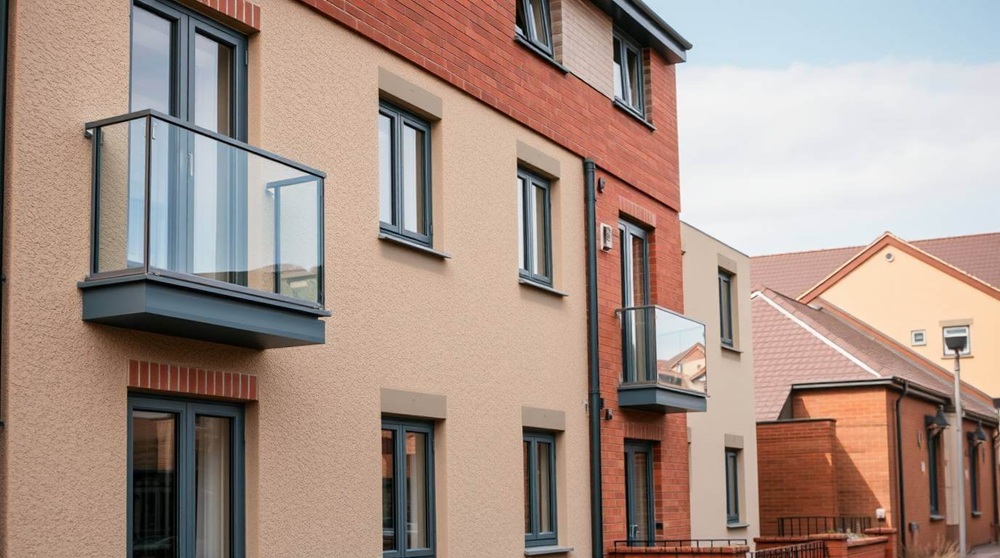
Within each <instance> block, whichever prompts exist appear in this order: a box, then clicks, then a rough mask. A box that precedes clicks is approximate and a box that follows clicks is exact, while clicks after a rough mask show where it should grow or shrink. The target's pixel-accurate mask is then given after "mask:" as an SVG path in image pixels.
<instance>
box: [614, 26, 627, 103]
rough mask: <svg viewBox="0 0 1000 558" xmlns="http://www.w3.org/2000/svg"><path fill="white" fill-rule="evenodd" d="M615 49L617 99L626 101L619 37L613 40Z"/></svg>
mask: <svg viewBox="0 0 1000 558" xmlns="http://www.w3.org/2000/svg"><path fill="white" fill-rule="evenodd" d="M613 45H614V46H613V49H614V60H615V61H614V70H615V71H614V80H615V97H618V98H619V99H624V98H625V95H624V93H623V92H622V42H621V41H620V40H618V38H617V37H615V38H614V40H613Z"/></svg>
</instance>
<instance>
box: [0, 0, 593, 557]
mask: <svg viewBox="0 0 1000 558" xmlns="http://www.w3.org/2000/svg"><path fill="white" fill-rule="evenodd" d="M260 5H261V9H262V11H263V13H264V14H266V17H265V20H266V26H265V27H264V31H262V32H261V33H259V34H257V35H254V36H253V37H251V39H250V100H249V105H250V143H252V144H255V145H258V146H260V147H262V148H264V149H267V150H270V151H274V152H276V153H279V154H281V155H283V156H286V157H289V158H291V159H294V160H297V161H301V162H303V163H305V164H308V165H310V166H313V167H316V168H320V169H323V170H325V171H327V172H328V173H329V179H328V180H327V185H326V194H327V195H326V198H325V201H326V207H325V210H326V216H327V221H326V223H327V228H326V249H327V253H326V264H327V271H328V279H327V288H328V291H327V292H328V303H327V307H328V309H330V310H332V311H333V314H334V316H335V317H333V318H329V319H328V327H327V344H326V345H323V346H315V347H308V348H301V349H290V350H276V351H265V352H256V351H249V350H243V349H236V348H231V347H224V346H219V345H211V344H207V343H201V342H196V341H185V340H181V339H173V338H168V337H162V336H156V335H152V334H144V333H137V332H131V331H126V330H121V329H114V328H107V327H102V326H95V325H89V324H85V323H84V322H82V321H81V319H80V317H81V295H80V292H79V290H78V289H77V288H76V282H77V281H78V280H80V279H81V278H82V277H83V276H84V275H85V274H86V272H87V267H88V258H89V230H90V209H89V206H90V170H91V169H90V153H91V151H90V147H91V146H90V144H89V142H88V140H86V139H85V138H84V137H83V134H82V126H83V123H84V122H87V121H90V120H95V119H99V118H103V117H108V116H113V115H118V114H122V113H125V112H127V110H128V67H129V3H128V2H127V1H125V0H94V1H93V2H92V3H91V4H90V5H89V6H88V9H87V10H80V9H79V7H78V6H75V5H72V4H71V3H62V2H32V1H23V2H18V5H17V7H16V10H15V15H14V18H15V27H16V33H15V35H14V38H13V52H12V56H11V65H12V72H13V75H12V78H11V90H10V95H11V103H12V107H13V109H12V110H11V114H10V118H11V120H10V130H9V132H10V134H11V136H12V137H13V138H16V141H12V142H11V144H10V149H11V151H10V155H9V161H10V165H9V167H8V169H9V171H8V172H9V173H10V174H9V178H10V180H9V182H8V184H10V191H9V196H10V198H9V199H10V202H11V203H10V205H9V206H8V207H9V211H10V214H9V221H8V223H9V227H10V242H11V244H10V265H9V266H8V269H9V281H8V288H9V291H8V292H9V299H8V300H7V301H5V302H6V304H5V305H4V311H5V312H7V318H8V320H9V322H8V324H9V334H10V335H9V337H8V342H9V351H8V353H7V366H6V367H5V371H4V376H5V378H4V380H5V381H6V382H7V397H8V399H7V405H6V406H5V408H4V411H5V413H6V416H5V418H6V419H7V426H6V428H5V429H4V430H3V431H2V432H0V437H2V440H3V444H4V448H3V459H4V460H5V463H4V465H5V466H4V470H3V474H4V479H3V481H4V482H3V484H4V488H3V489H4V491H5V494H6V500H5V509H4V510H3V511H4V514H3V520H2V521H3V524H4V526H3V529H4V535H5V536H4V540H3V543H2V545H3V553H4V555H5V556H10V557H17V558H22V557H33V556H95V557H98V556H100V557H104V556H120V555H122V554H123V552H124V548H125V540H126V539H125V537H126V534H125V520H126V516H125V510H126V484H125V468H126V465H125V464H126V396H127V391H128V390H127V387H126V379H125V377H124V372H123V371H124V370H126V366H127V362H128V360H129V359H138V360H148V361H154V362H166V363H178V364H180V365H184V366H192V367H198V368H204V369H211V370H234V371H245V372H248V373H251V374H254V375H256V376H257V378H258V384H259V387H258V389H259V390H260V398H259V402H258V403H256V404H250V405H248V406H247V416H246V422H247V432H246V440H247V454H246V463H247V533H248V540H247V546H248V556H252V557H257V556H266V557H268V558H270V557H285V556H288V557H292V556H295V557H297V556H320V555H327V554H329V552H330V549H331V548H337V549H341V550H342V551H343V552H344V554H345V555H351V556H377V555H378V554H379V552H380V545H381V543H380V540H379V539H380V537H379V528H378V525H380V521H381V501H380V498H379V474H380V472H379V467H378V465H377V464H378V459H379V458H378V455H379V436H378V431H379V425H380V411H379V403H380V389H381V388H383V387H384V388H390V389H398V390H405V391H421V392H426V393H436V394H442V395H445V396H446V397H447V398H448V418H447V420H445V421H441V422H440V423H438V426H437V429H436V434H437V437H436V439H435V442H436V443H435V449H436V466H437V471H436V472H437V501H438V508H437V519H438V537H439V552H438V555H439V556H440V557H441V558H449V557H451V558H454V557H462V556H475V555H478V554H479V553H480V552H481V550H482V548H484V546H486V547H489V548H490V549H491V555H493V556H508V557H515V556H523V506H522V502H521V500H520V498H510V495H511V494H520V493H521V491H522V463H521V450H520V447H521V432H522V424H521V408H522V407H523V406H532V407H538V408H545V409H553V410H560V411H563V412H565V413H566V431H565V432H564V433H561V434H559V435H558V436H557V440H558V450H557V451H558V454H557V456H558V471H557V473H558V482H559V501H558V503H559V510H560V515H559V528H560V541H559V542H560V543H561V544H564V545H567V546H573V547H575V548H576V553H577V554H579V555H589V552H590V550H589V548H588V544H589V536H588V533H589V518H588V512H587V510H588V504H587V491H588V474H587V469H586V467H587V424H586V417H585V413H584V409H583V408H582V406H581V405H580V401H581V400H582V399H583V398H584V397H585V394H586V390H587V385H586V355H587V345H586V330H585V327H586V311H585V310H586V309H585V306H584V304H585V298H586V297H584V296H582V295H583V293H584V292H585V290H586V289H585V273H584V269H583V262H584V261H585V258H584V245H583V244H584V243H583V239H582V231H583V229H584V225H583V215H582V213H583V204H582V203H580V202H578V201H577V200H582V198H583V196H582V192H581V188H582V183H583V172H582V163H581V161H580V159H579V158H578V157H575V156H573V155H571V154H570V153H568V152H567V151H566V150H564V149H561V148H559V147H556V146H555V145H554V144H552V143H550V142H549V141H547V140H546V139H544V138H542V137H541V136H539V135H537V134H535V133H533V132H530V131H528V130H527V129H525V128H523V127H522V126H520V125H517V124H516V123H514V122H513V121H512V120H510V119H509V118H507V117H504V116H503V115H501V114H500V113H498V112H497V111H494V110H492V109H488V108H486V107H484V105H482V104H481V103H480V102H479V101H476V100H474V99H473V98H472V97H470V96H468V95H466V94H464V93H457V92H456V91H455V90H454V89H452V88H451V87H450V86H448V85H446V84H445V83H444V82H442V81H439V80H437V79H434V78H431V77H429V76H428V74H426V73H424V72H423V71H422V70H421V71H418V70H415V69H414V68H413V67H411V66H409V65H408V64H406V63H404V62H403V61H401V60H400V59H399V58H397V57H395V56H393V55H391V54H389V53H388V52H386V51H383V50H381V49H379V48H377V47H375V46H374V45H373V44H372V43H370V42H367V41H364V40H362V39H360V38H358V37H357V36H356V35H354V34H353V33H351V32H348V31H347V30H345V29H343V28H342V27H340V26H339V25H337V24H335V23H334V22H332V21H330V20H328V19H326V18H323V17H321V16H319V15H318V14H317V13H316V12H314V11H312V10H310V9H308V8H307V7H306V6H304V5H300V4H297V3H293V2H284V1H279V0H267V1H261V2H260ZM53 29H59V30H60V33H59V36H60V39H59V40H58V41H53V40H52V32H51V31H52V30H53ZM362 60H363V61H365V63H364V64H360V65H359V61H362ZM379 67H384V68H386V69H388V70H390V71H391V72H393V73H395V74H396V75H399V76H401V77H403V78H404V79H406V80H408V81H411V82H412V83H414V84H416V85H418V86H419V87H421V88H423V89H425V90H427V91H431V92H433V93H434V94H435V95H438V96H440V97H441V98H442V100H443V103H444V105H445V114H446V115H447V118H446V119H445V120H442V121H441V122H440V123H438V124H436V125H435V126H434V131H433V134H434V137H435V159H434V165H435V167H434V169H435V182H434V187H435V188H436V189H437V194H438V195H439V196H440V200H441V203H440V205H437V204H436V205H435V237H436V238H438V232H439V227H440V230H441V231H442V234H441V239H442V240H441V241H442V242H444V244H445V247H446V248H447V249H448V250H449V251H450V252H451V253H452V255H453V258H452V259H451V260H448V261H447V262H442V261H439V260H436V259H430V258H427V257H425V256H424V255H422V254H419V253H415V252H412V251H410V250H406V249H403V248H399V247H396V246H392V245H387V244H384V243H380V242H379V241H378V240H377V233H378V190H377V175H376V172H377V149H376V146H377V135H376V114H377V107H378V68H379ZM518 140H521V141H524V142H526V143H530V144H531V145H534V146H536V147H538V148H539V149H544V150H545V151H546V152H547V153H549V154H550V155H551V156H553V157H555V158H557V159H558V160H559V161H560V164H561V169H562V170H561V172H562V176H561V179H560V180H559V181H558V182H557V183H556V184H555V185H554V189H555V191H556V192H557V193H558V195H559V196H562V198H561V199H564V200H566V201H565V202H564V203H562V202H560V203H555V204H554V208H553V209H554V212H555V214H554V219H553V221H554V223H555V224H556V226H557V227H558V230H557V231H556V232H557V234H558V236H559V238H557V239H556V246H557V248H558V252H557V254H556V260H555V265H556V266H557V267H558V269H559V270H561V274H560V276H559V277H557V283H558V284H559V287H560V288H561V289H563V290H566V291H568V292H570V293H571V294H574V295H579V296H570V297H567V298H562V299H556V298H554V297H551V296H550V295H548V294H546V293H541V292H536V291H534V290H528V289H523V288H520V286H519V285H518V283H517V275H518V272H517V235H518V233H517V225H516V223H517V219H516V207H517V202H516V189H515V188H514V187H513V184H514V180H513V177H514V173H515V169H516V166H517V154H516V145H517V141H518ZM53 200H58V203H57V204H54V203H53ZM554 201H556V200H555V199H554ZM484 208H486V209H484ZM439 216H442V217H441V218H438V217H439ZM39 278H44V280H40V279H39ZM39 440H44V441H45V442H44V443H39ZM484 478H489V479H490V482H483V479H484ZM67 486H70V487H73V489H72V490H67ZM483 502H494V503H497V505H491V506H483V505H482V503H483ZM486 526H488V528H487V527H486ZM40 532H44V533H45V534H46V536H45V537H39V536H38V533H40Z"/></svg>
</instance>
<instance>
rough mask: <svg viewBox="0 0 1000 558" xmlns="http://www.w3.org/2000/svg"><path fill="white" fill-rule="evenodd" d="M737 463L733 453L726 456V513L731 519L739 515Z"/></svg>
mask: <svg viewBox="0 0 1000 558" xmlns="http://www.w3.org/2000/svg"><path fill="white" fill-rule="evenodd" d="M736 471H737V461H736V455H735V454H733V453H727V454H726V513H727V514H728V515H729V516H730V517H736V516H738V515H739V504H738V503H737V502H738V498H739V480H738V478H737V474H736Z"/></svg>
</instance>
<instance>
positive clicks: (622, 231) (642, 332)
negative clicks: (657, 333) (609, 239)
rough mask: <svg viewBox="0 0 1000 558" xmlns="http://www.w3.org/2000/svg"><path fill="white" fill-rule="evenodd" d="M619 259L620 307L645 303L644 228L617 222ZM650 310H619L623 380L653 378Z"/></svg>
mask: <svg viewBox="0 0 1000 558" xmlns="http://www.w3.org/2000/svg"><path fill="white" fill-rule="evenodd" d="M618 233H619V240H620V243H619V246H621V262H622V264H621V265H622V270H621V271H622V308H633V307H636V306H647V305H649V244H648V240H647V237H646V231H644V230H642V229H640V228H639V227H636V226H635V225H633V224H631V223H627V222H625V221H622V222H620V223H619V224H618ZM650 318H652V313H651V312H625V313H623V314H622V320H624V322H623V326H624V327H623V328H622V331H623V336H622V337H623V338H622V358H623V374H622V375H623V378H622V379H623V381H624V382H625V383H632V382H643V381H652V380H655V379H656V372H655V371H656V366H655V363H654V362H653V358H654V356H653V354H652V353H651V352H650V350H649V342H648V341H649V339H650V333H651V331H652V324H651V323H650V321H651V320H650Z"/></svg>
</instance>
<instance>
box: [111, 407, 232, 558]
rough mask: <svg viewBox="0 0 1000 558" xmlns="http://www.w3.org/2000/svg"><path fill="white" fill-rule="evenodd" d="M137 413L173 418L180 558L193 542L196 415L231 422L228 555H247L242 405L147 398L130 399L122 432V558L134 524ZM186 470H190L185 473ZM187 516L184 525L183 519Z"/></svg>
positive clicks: (191, 550) (190, 551)
mask: <svg viewBox="0 0 1000 558" xmlns="http://www.w3.org/2000/svg"><path fill="white" fill-rule="evenodd" d="M136 410H139V411H154V412H164V413H171V414H175V415H177V419H176V420H177V431H176V439H177V442H176V449H175V451H176V452H177V453H176V457H177V476H178V481H177V485H178V489H177V518H176V519H177V541H178V542H177V548H178V554H179V555H180V556H194V554H195V548H196V547H195V545H196V543H197V540H196V534H195V531H196V528H197V527H196V521H197V507H196V506H197V501H196V499H195V494H194V490H196V486H195V484H194V481H193V479H194V477H195V474H194V468H195V466H196V463H195V451H196V450H195V439H194V436H195V434H194V432H195V430H194V429H195V420H196V419H197V417H198V416H212V417H222V418H228V419H230V420H231V423H230V425H231V426H230V428H231V429H230V433H229V435H230V438H229V440H230V441H229V443H230V452H232V458H231V460H230V475H231V481H230V482H231V490H230V494H229V498H230V501H229V505H230V517H229V536H230V555H231V556H232V557H233V558H243V557H244V556H245V555H246V448H245V441H244V436H245V434H246V431H245V426H244V425H245V421H244V408H243V406H242V405H234V404H227V403H215V402H210V401H200V400H194V399H185V398H177V397H155V396H149V395H131V394H130V395H129V396H128V415H127V428H126V436H127V441H126V454H127V458H126V483H127V498H128V500H127V502H126V506H125V507H126V530H125V548H126V556H129V557H131V556H132V530H133V528H134V526H133V519H134V518H133V515H132V514H133V509H132V508H133V498H134V496H133V494H132V489H133V476H134V471H133V463H132V461H133V447H132V446H133V439H132V421H133V419H132V413H133V412H134V411H136ZM188 468H190V470H187V469H188ZM185 517H187V518H189V519H188V520H187V521H185V520H184V518H185Z"/></svg>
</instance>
